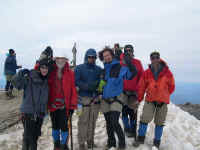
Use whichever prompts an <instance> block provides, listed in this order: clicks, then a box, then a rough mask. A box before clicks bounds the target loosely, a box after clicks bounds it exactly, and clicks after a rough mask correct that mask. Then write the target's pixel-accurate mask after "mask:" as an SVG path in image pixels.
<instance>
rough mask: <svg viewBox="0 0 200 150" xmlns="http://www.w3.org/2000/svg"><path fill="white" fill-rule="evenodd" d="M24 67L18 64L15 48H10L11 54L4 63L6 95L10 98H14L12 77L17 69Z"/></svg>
mask: <svg viewBox="0 0 200 150" xmlns="http://www.w3.org/2000/svg"><path fill="white" fill-rule="evenodd" d="M20 68H22V66H18V65H17V61H16V53H15V51H14V50H13V49H9V54H8V56H7V58H6V61H5V64H4V74H5V76H6V86H5V91H6V96H7V97H8V98H12V97H13V95H12V90H13V85H12V83H11V80H12V77H13V76H14V75H15V74H16V70H17V69H20Z"/></svg>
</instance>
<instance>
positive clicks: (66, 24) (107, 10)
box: [0, 0, 200, 82]
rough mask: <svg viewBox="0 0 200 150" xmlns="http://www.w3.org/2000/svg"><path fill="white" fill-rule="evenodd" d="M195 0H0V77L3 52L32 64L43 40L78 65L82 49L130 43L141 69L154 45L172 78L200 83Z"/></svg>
mask: <svg viewBox="0 0 200 150" xmlns="http://www.w3.org/2000/svg"><path fill="white" fill-rule="evenodd" d="M199 6H200V1H199V0H162V1H161V0H149V1H148V0H137V1H133V0H98V1H97V0H96V1H95V0H84V1H83V0H59V1H58V0H57V1H55V0H32V1H31V0H29V1H27V0H26V1H25V0H6V1H0V41H1V42H0V61H1V62H2V63H1V64H0V73H1V74H0V75H1V77H0V78H3V62H4V60H5V53H6V52H7V50H8V49H9V48H13V49H15V50H16V53H17V60H18V64H20V65H23V66H24V67H29V68H30V67H32V66H33V65H34V63H35V61H36V59H37V58H38V57H39V55H40V53H41V51H42V50H44V48H45V47H46V46H48V45H51V46H52V47H53V48H54V49H59V50H62V51H63V52H64V53H66V54H67V55H68V57H69V58H71V56H72V55H71V49H72V46H73V43H74V42H77V49H78V64H79V63H82V62H83V57H84V53H85V51H86V50H87V49H88V48H95V49H96V50H97V51H99V50H101V49H102V48H103V47H104V46H105V45H110V46H113V44H114V43H115V42H119V43H120V44H121V45H122V46H124V45H125V44H130V43H131V44H133V45H134V46H135V55H136V57H137V58H139V59H141V60H142V63H143V64H144V68H147V64H148V63H149V54H150V52H152V51H153V50H154V49H156V50H159V51H160V53H161V57H162V58H163V59H164V60H166V61H167V63H168V64H169V67H170V68H171V70H172V72H173V73H174V75H175V78H176V81H187V82H200V46H199V45H200V38H199V35H200V19H199V18H200V7H199Z"/></svg>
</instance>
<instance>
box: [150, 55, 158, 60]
mask: <svg viewBox="0 0 200 150" xmlns="http://www.w3.org/2000/svg"><path fill="white" fill-rule="evenodd" d="M155 59H160V57H159V56H158V55H156V56H151V60H155Z"/></svg>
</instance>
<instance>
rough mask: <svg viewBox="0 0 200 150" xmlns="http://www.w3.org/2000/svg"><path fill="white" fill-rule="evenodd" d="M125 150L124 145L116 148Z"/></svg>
mask: <svg viewBox="0 0 200 150" xmlns="http://www.w3.org/2000/svg"><path fill="white" fill-rule="evenodd" d="M125 149H126V145H119V147H118V148H117V150H125Z"/></svg>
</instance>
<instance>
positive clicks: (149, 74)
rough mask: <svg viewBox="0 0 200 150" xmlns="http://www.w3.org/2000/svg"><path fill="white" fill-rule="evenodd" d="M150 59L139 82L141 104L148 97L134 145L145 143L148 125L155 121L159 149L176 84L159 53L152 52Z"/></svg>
mask: <svg viewBox="0 0 200 150" xmlns="http://www.w3.org/2000/svg"><path fill="white" fill-rule="evenodd" d="M150 59H151V64H150V65H149V69H147V70H146V71H145V72H144V73H143V75H142V77H141V79H140V81H139V88H138V100H139V102H141V101H142V100H143V98H144V95H145V94H146V96H145V103H144V107H143V112H142V115H141V119H140V125H139V130H138V137H137V140H136V142H135V143H134V144H133V145H134V146H136V147H138V146H139V145H140V144H143V143H144V140H145V135H146V132H147V127H148V123H150V122H151V121H152V120H153V119H154V123H155V135H154V142H153V144H154V146H155V147H157V148H159V146H160V143H161V137H162V134H163V126H164V124H165V120H166V116H167V111H168V108H167V105H168V104H169V103H170V95H171V94H172V93H173V92H174V89H175V82H174V77H173V74H172V73H171V71H170V69H169V67H168V66H167V64H166V63H165V62H164V61H163V60H162V59H160V53H159V52H156V51H155V52H152V53H151V54H150Z"/></svg>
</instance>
